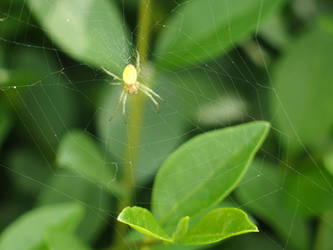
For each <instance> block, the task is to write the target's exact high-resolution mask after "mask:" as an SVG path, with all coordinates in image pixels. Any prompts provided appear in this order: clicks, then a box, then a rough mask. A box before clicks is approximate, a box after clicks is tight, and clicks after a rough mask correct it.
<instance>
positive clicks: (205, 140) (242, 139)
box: [152, 121, 269, 225]
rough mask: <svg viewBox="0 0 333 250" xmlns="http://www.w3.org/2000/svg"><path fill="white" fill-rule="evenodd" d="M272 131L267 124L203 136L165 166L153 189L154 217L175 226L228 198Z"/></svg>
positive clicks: (184, 146) (185, 147) (260, 123)
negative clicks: (269, 131) (182, 219)
mask: <svg viewBox="0 0 333 250" xmlns="http://www.w3.org/2000/svg"><path fill="white" fill-rule="evenodd" d="M268 130H269V123H267V122H261V121H259V122H252V123H248V124H243V125H240V126H235V127H230V128H225V129H220V130H216V131H212V132H208V133H204V134H201V135H199V136H197V137H195V138H193V139H191V140H189V141H188V142H186V143H185V144H183V145H182V146H181V147H180V148H178V149H177V150H176V151H175V152H174V153H173V154H172V155H171V156H169V157H168V159H167V160H166V161H165V162H164V164H163V166H162V168H161V169H160V171H159V172H158V174H157V177H156V179H155V183H154V187H153V198H152V208H153V214H154V215H155V217H156V218H157V220H158V221H159V222H161V223H162V224H163V225H175V224H176V223H177V222H178V220H179V219H180V218H182V217H184V216H190V217H192V216H193V215H195V214H198V213H199V212H201V211H203V210H205V209H208V208H210V207H211V206H213V205H214V204H216V203H218V202H219V201H221V200H222V199H223V198H225V197H226V196H227V195H228V194H229V193H230V192H231V191H232V190H233V189H234V188H235V187H236V185H237V184H238V182H239V181H240V179H241V178H242V176H243V175H244V174H245V172H246V170H247V168H248V166H249V164H250V162H251V160H252V158H253V156H254V155H255V153H256V152H257V151H258V149H259V147H260V146H261V144H262V142H263V140H264V138H265V137H266V134H267V132H268Z"/></svg>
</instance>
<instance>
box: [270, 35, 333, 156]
mask: <svg viewBox="0 0 333 250" xmlns="http://www.w3.org/2000/svg"><path fill="white" fill-rule="evenodd" d="M332 42H333V35H332V34H328V33H326V32H325V31H323V30H320V29H313V30H311V31H310V32H308V33H306V34H305V35H304V36H302V37H301V38H299V39H298V40H297V41H295V42H293V43H291V46H290V47H289V48H288V49H287V50H286V51H285V54H284V56H283V57H282V58H281V60H280V61H279V62H278V64H277V65H276V67H275V70H274V74H273V88H274V91H272V92H271V93H272V95H271V96H270V99H271V100H270V101H271V111H272V112H271V114H272V115H274V118H275V119H274V122H275V124H276V126H277V127H278V128H279V130H281V131H280V134H282V135H283V136H281V138H282V142H283V144H284V145H285V147H286V148H287V149H288V150H289V153H290V154H296V153H298V152H299V151H300V150H302V149H304V147H309V148H310V149H318V147H320V145H321V143H322V142H323V141H324V140H325V138H326V136H327V135H328V134H329V133H330V131H331V129H332V126H333V116H332V106H333V98H332V92H333V84H331V79H332V78H333V71H332V67H331V65H332V63H333V48H332ZM309 48H311V49H309ZM308 62H316V63H308ZM314 103H315V104H316V105H314ZM318 110H320V112H318ZM318 121H320V122H318ZM319 150H320V149H319Z"/></svg>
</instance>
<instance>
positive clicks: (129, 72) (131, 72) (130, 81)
mask: <svg viewBox="0 0 333 250" xmlns="http://www.w3.org/2000/svg"><path fill="white" fill-rule="evenodd" d="M101 68H102V69H103V70H104V71H105V73H107V74H108V75H110V76H112V77H113V78H114V79H116V80H117V82H111V83H110V85H123V91H122V92H121V94H120V97H119V101H118V103H117V106H116V108H115V110H114V111H113V113H112V115H111V117H110V120H112V118H113V117H114V116H115V115H116V113H117V111H118V109H119V107H120V104H121V103H122V104H123V112H122V113H123V119H124V121H126V119H125V115H126V101H127V97H128V95H136V94H137V93H138V92H139V91H141V92H142V93H144V94H145V95H146V96H148V98H149V99H150V100H151V101H152V102H153V103H154V105H155V106H156V109H157V111H159V104H158V102H157V101H156V100H155V98H154V97H157V98H158V99H160V100H162V101H163V99H162V98H161V97H160V96H159V95H158V94H157V93H155V92H154V91H153V90H152V89H150V88H149V87H147V86H146V85H144V84H143V83H140V82H139V81H138V72H139V69H140V58H139V55H137V60H136V66H134V65H133V64H128V65H127V66H126V67H125V68H124V70H123V74H122V79H121V78H120V77H118V76H117V75H115V74H113V73H112V72H110V71H108V70H107V69H105V68H104V67H101Z"/></svg>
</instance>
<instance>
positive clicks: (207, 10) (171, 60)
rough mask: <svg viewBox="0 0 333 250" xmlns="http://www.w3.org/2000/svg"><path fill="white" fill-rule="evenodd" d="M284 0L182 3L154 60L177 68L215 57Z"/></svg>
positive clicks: (238, 40)
mask: <svg viewBox="0 0 333 250" xmlns="http://www.w3.org/2000/svg"><path fill="white" fill-rule="evenodd" d="M281 3H283V1H281V0H267V1H265V2H263V1H262V0H234V1H232V3H231V2H229V0H206V1H202V0H192V1H187V2H184V3H182V4H179V6H180V7H179V8H178V9H176V10H175V11H174V12H173V15H172V16H171V18H170V20H169V21H168V22H167V23H166V24H165V25H163V27H164V28H163V29H164V30H163V32H162V34H161V36H160V39H159V40H158V41H157V50H156V53H155V56H156V58H155V60H156V61H157V63H158V64H160V65H161V66H163V67H169V68H176V67H183V66H186V65H190V64H196V63H201V62H204V61H207V60H213V59H214V58H215V57H216V56H218V55H219V54H221V53H226V52H227V50H229V49H230V48H232V46H234V45H235V44H237V43H238V42H240V41H242V40H244V39H246V38H247V37H249V36H250V34H251V33H252V32H254V31H255V30H256V28H258V23H262V22H263V21H264V20H265V18H266V17H267V16H268V15H269V14H270V13H271V12H273V11H274V10H276V9H278V7H279V6H281Z"/></svg>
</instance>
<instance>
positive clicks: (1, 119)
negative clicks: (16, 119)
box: [0, 103, 11, 148]
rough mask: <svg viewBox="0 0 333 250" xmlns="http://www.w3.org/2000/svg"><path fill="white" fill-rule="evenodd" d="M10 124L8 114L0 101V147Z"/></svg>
mask: <svg viewBox="0 0 333 250" xmlns="http://www.w3.org/2000/svg"><path fill="white" fill-rule="evenodd" d="M10 125H11V119H10V115H9V113H8V112H7V110H5V108H4V107H2V106H1V103H0V148H1V145H2V142H3V141H4V140H5V137H6V135H7V133H8V132H9V128H10Z"/></svg>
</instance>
